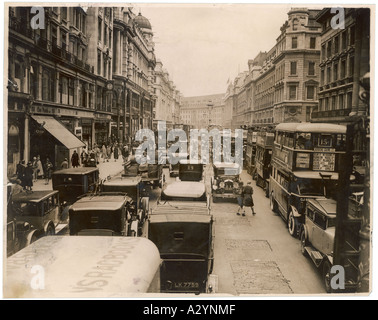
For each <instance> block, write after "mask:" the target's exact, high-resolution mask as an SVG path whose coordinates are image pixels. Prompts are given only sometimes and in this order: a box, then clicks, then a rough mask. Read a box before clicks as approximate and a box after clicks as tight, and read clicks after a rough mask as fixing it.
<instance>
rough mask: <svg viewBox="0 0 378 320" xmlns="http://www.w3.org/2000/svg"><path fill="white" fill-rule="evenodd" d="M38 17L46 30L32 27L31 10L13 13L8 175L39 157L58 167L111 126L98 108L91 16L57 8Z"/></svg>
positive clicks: (14, 9)
mask: <svg viewBox="0 0 378 320" xmlns="http://www.w3.org/2000/svg"><path fill="white" fill-rule="evenodd" d="M38 13H39V14H40V15H41V17H42V18H43V19H42V18H41V20H40V23H41V24H43V26H42V25H39V26H35V25H33V24H32V19H33V17H34V16H35V13H34V14H33V13H32V9H31V7H10V8H9V34H8V35H9V37H8V55H7V57H8V106H7V107H8V173H14V171H15V166H16V164H17V162H18V161H20V160H26V161H28V160H30V159H31V157H33V156H36V155H40V156H41V158H42V160H45V158H46V157H49V158H50V159H51V160H52V161H53V162H55V164H57V163H59V161H62V160H63V159H62V158H64V157H68V156H69V155H70V152H72V150H73V149H76V148H80V147H82V146H83V145H84V144H83V143H82V141H84V142H86V143H91V141H92V140H93V138H94V137H93V131H92V129H93V123H94V121H95V119H102V118H103V119H107V120H108V121H109V119H108V115H109V113H108V111H107V110H104V109H99V110H97V109H96V107H95V106H96V103H95V87H96V81H95V78H94V76H93V73H94V66H93V65H91V64H90V63H89V59H88V55H89V48H90V44H89V35H88V32H87V31H88V26H87V22H88V21H87V19H88V15H87V12H86V11H85V10H83V9H82V8H79V7H65V8H58V7H52V8H41V9H40V11H39V12H37V13H36V14H38ZM42 27H43V28H42ZM58 120H59V121H58ZM108 123H109V122H108ZM73 133H76V135H77V136H78V137H80V138H81V139H82V141H81V140H79V139H77V138H76V136H75V135H74V134H73Z"/></svg>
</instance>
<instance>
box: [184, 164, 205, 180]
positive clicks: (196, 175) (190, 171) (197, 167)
mask: <svg viewBox="0 0 378 320" xmlns="http://www.w3.org/2000/svg"><path fill="white" fill-rule="evenodd" d="M203 171H204V164H203V162H202V161H196V160H181V161H180V165H179V174H178V180H179V181H193V182H202V183H203V177H204V172H203Z"/></svg>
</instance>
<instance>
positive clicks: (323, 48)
mask: <svg viewBox="0 0 378 320" xmlns="http://www.w3.org/2000/svg"><path fill="white" fill-rule="evenodd" d="M325 58H326V45H325V44H323V45H322V60H324V59H325Z"/></svg>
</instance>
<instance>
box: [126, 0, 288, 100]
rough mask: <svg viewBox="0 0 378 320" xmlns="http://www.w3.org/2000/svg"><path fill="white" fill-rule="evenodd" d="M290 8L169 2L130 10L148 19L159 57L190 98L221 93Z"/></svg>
mask: <svg viewBox="0 0 378 320" xmlns="http://www.w3.org/2000/svg"><path fill="white" fill-rule="evenodd" d="M294 6H295V5H294ZM291 7H293V5H287V4H286V5H282V4H276V5H263V4H232V3H231V4H217V5H215V4H203V3H197V4H195V3H191V4H172V3H171V4H165V5H163V4H148V5H146V4H134V10H133V11H134V13H135V14H138V13H139V11H140V12H141V13H142V15H143V16H144V17H146V18H148V19H149V21H150V22H151V25H152V31H153V33H154V42H155V55H156V57H157V59H159V60H161V62H162V63H163V67H164V68H165V69H166V70H167V71H168V73H169V78H170V80H172V81H173V82H174V84H175V85H176V88H177V89H178V90H179V91H180V92H181V93H182V94H183V95H184V96H185V97H189V96H201V95H208V94H218V93H225V92H226V90H227V86H228V84H227V83H228V81H229V80H231V81H233V80H234V79H235V77H236V76H237V75H238V73H239V72H243V71H246V70H248V60H249V59H253V58H254V57H255V56H256V55H257V54H258V53H259V52H260V51H269V50H270V49H271V48H272V47H273V46H274V44H275V41H276V38H277V37H278V36H279V34H280V27H281V26H282V25H283V24H284V22H285V21H286V20H287V12H288V11H289V10H290V8H291Z"/></svg>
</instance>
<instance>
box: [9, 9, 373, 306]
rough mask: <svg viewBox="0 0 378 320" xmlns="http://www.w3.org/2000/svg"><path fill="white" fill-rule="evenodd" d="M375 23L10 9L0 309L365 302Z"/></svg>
mask: <svg viewBox="0 0 378 320" xmlns="http://www.w3.org/2000/svg"><path fill="white" fill-rule="evenodd" d="M46 5H47V4H46ZM264 8H265V9H264ZM372 8H373V7H369V6H366V7H365V6H364V7H359V6H356V7H350V6H347V7H346V8H343V7H342V6H341V5H340V7H339V8H337V10H336V12H335V10H333V9H335V8H327V7H325V8H321V7H315V8H306V7H292V8H290V9H288V7H287V5H279V4H277V5H274V6H269V7H265V6H264V5H262V6H256V5H253V4H242V5H236V6H234V5H231V4H230V5H223V4H214V5H210V6H209V5H198V6H193V7H191V6H189V5H185V6H183V5H179V4H177V5H175V7H169V6H165V5H157V6H149V5H148V4H132V5H130V4H124V5H121V4H119V5H109V6H104V5H103V4H88V5H81V4H78V5H72V6H71V5H70V6H67V7H65V6H55V7H47V6H46V7H43V6H20V5H12V4H10V3H9V4H6V6H5V9H6V10H5V12H6V15H7V16H6V19H5V21H6V27H7V30H6V31H7V33H6V37H5V39H6V40H7V41H9V43H8V44H7V46H6V50H5V52H6V54H7V56H6V60H5V61H6V62H7V64H8V65H6V69H7V70H8V71H7V77H8V81H7V86H6V88H4V89H5V90H6V94H5V95H4V97H6V106H5V107H6V108H5V109H6V111H7V118H6V124H5V125H4V132H5V135H6V137H5V138H6V139H4V141H5V142H6V143H5V145H6V147H7V150H6V152H4V154H6V157H4V159H6V161H4V162H5V163H4V173H6V183H5V184H4V187H5V188H4V189H5V190H4V191H5V192H4V200H5V201H4V222H6V223H5V224H6V226H5V227H4V239H5V241H4V244H5V246H4V257H3V258H4V264H3V266H4V274H3V280H4V281H3V282H4V286H3V292H4V296H5V297H6V298H11V299H13V298H15V299H16V298H25V299H27V298H37V299H38V298H70V297H73V298H130V297H131V298H134V297H138V298H139V297H154V298H156V297H158V298H160V297H163V298H171V297H179V298H187V297H196V298H198V297H200V298H205V299H212V298H215V297H237V298H244V297H256V296H285V297H290V298H292V297H295V296H298V295H314V296H315V295H324V296H327V297H329V296H330V294H332V295H338V296H341V295H343V294H345V295H347V294H356V295H357V294H360V295H368V294H369V293H370V292H371V280H372V271H371V270H372V269H371V261H372V260H371V251H372V250H371V249H372V222H371V221H372V208H373V206H372V187H371V186H372V184H373V182H372V181H373V180H372V173H373V172H372V167H373V166H372V165H371V163H372V162H373V159H372V153H371V142H372V141H371V131H370V130H371V129H370V127H371V124H370V108H371V107H372V103H371V101H370V98H371V97H370V78H371V75H370V71H371V70H370V63H371V62H370V61H371V53H370V52H371V51H372V50H371V48H370V42H371V40H372V36H371V34H370V32H371V26H370V20H371V19H372V17H373V15H374V10H372ZM262 9H264V10H265V12H264V11H263V10H262ZM267 17H269V19H268V18H267ZM344 18H345V19H344ZM188 19H189V20H188ZM225 21H227V23H225ZM251 23H253V24H251ZM188 26H190V27H188ZM262 30H263V31H262ZM214 31H216V32H214ZM239 36H240V37H239ZM269 39H270V40H269ZM269 41H272V43H273V46H270V47H266V44H268V43H269ZM172 44H174V45H172ZM223 44H226V45H225V46H223ZM246 57H247V59H245V58H246ZM240 59H241V60H243V59H244V62H243V61H241V60H240ZM163 60H164V63H163ZM240 61H241V62H240ZM243 64H244V67H245V68H246V69H245V70H244V71H243V70H240V66H242V65H243ZM236 66H238V67H236ZM168 69H170V70H169V72H168ZM236 69H237V70H238V71H237V73H236V74H235V73H234V72H236V71H235V70H236ZM173 78H174V79H175V81H173V80H172V79H173ZM227 78H228V80H227ZM373 78H374V76H373ZM179 87H180V90H179ZM240 300H242V299H240ZM231 307H232V306H231V305H230V308H231ZM147 309H148V310H146V312H148V313H150V312H153V310H154V309H153V306H152V305H151V308H147ZM205 309H206V308H205ZM231 309H232V308H231ZM231 309H227V310H231ZM168 310H169V309H168ZM222 310H223V309H222ZM232 310H233V309H232ZM176 311H177V310H176ZM179 311H182V310H179Z"/></svg>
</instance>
